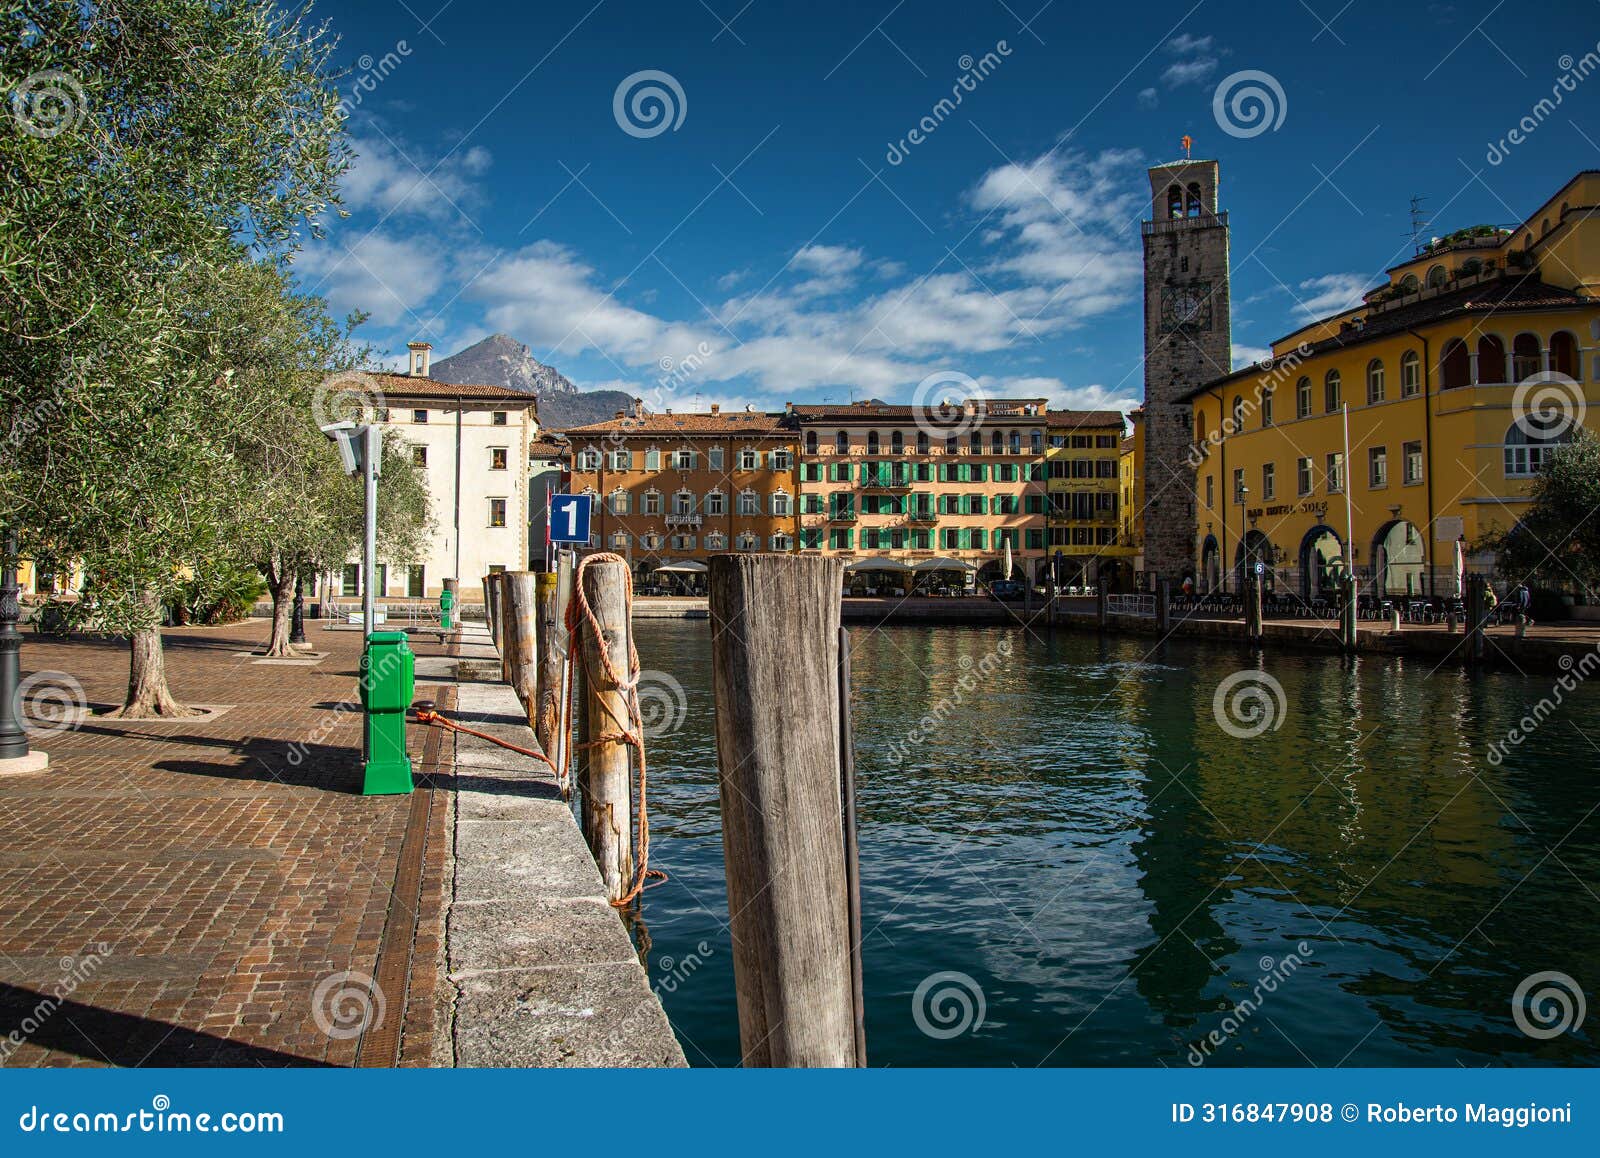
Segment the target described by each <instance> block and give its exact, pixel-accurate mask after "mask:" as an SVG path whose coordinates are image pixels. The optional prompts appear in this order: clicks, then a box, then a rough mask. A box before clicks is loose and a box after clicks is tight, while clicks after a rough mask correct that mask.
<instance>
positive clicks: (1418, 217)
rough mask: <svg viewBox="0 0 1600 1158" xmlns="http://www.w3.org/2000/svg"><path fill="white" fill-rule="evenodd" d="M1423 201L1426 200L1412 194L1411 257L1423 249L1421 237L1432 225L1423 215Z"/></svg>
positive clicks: (1419, 195) (1417, 194) (1418, 194)
mask: <svg viewBox="0 0 1600 1158" xmlns="http://www.w3.org/2000/svg"><path fill="white" fill-rule="evenodd" d="M1425 200H1426V198H1425V197H1423V195H1422V194H1420V193H1416V194H1413V195H1412V198H1411V253H1412V255H1413V256H1417V255H1420V254H1421V253H1422V251H1423V249H1424V248H1425V247H1424V246H1423V244H1422V235H1423V233H1424V232H1426V231H1427V228H1428V226H1430V225H1432V224H1433V222H1431V221H1429V220H1428V218H1427V216H1426V215H1425V214H1424V213H1423V210H1422V203H1423V201H1425Z"/></svg>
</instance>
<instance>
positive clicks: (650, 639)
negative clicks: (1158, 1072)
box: [636, 620, 1600, 1067]
mask: <svg viewBox="0 0 1600 1158" xmlns="http://www.w3.org/2000/svg"><path fill="white" fill-rule="evenodd" d="M853 636H854V644H853V647H852V663H853V667H854V672H853V676H854V684H853V697H852V699H853V719H854V725H855V735H856V757H857V768H858V780H859V801H860V816H861V876H862V891H863V929H864V930H865V932H866V938H865V958H864V959H865V974H866V991H867V1047H868V1053H869V1059H870V1061H871V1064H873V1065H895V1066H907V1065H983V1066H1006V1065H1019V1066H1036V1065H1041V1064H1044V1065H1128V1066H1134V1065H1168V1066H1177V1067H1182V1066H1186V1065H1193V1064H1205V1065H1267V1066H1301V1065H1317V1066H1333V1065H1338V1064H1341V1063H1342V1064H1345V1065H1362V1066H1373V1065H1445V1066H1449V1065H1455V1064H1458V1063H1459V1064H1461V1065H1468V1066H1473V1065H1479V1066H1481V1065H1484V1064H1513V1065H1529V1064H1556V1065H1570V1064H1588V1065H1594V1064H1597V1063H1600V1008H1597V1009H1596V1010H1595V1011H1593V1012H1591V1013H1590V1014H1589V1016H1588V1018H1587V1020H1586V1021H1585V1022H1583V1023H1581V1024H1579V1025H1578V1026H1577V1027H1576V1028H1572V1029H1567V1030H1566V1031H1564V1032H1557V1033H1555V1035H1554V1036H1537V1037H1536V1036H1530V1035H1529V1034H1528V1033H1525V1032H1523V1030H1522V1029H1521V1028H1519V1024H1518V1022H1519V1019H1520V1020H1521V1021H1522V1022H1523V1023H1524V1024H1526V1025H1527V1026H1528V1027H1529V1028H1531V1029H1532V1030H1533V1031H1535V1033H1539V1034H1544V1033H1547V1032H1548V1031H1549V1030H1551V1029H1558V1030H1559V1029H1560V1026H1561V1023H1562V1021H1563V1017H1564V1013H1565V1011H1566V1010H1571V1011H1573V1013H1575V1012H1576V1002H1577V1001H1578V1000H1579V998H1578V994H1577V993H1574V992H1573V986H1576V987H1577V989H1578V990H1579V991H1580V992H1581V991H1583V990H1587V994H1586V997H1587V999H1589V1000H1592V1001H1595V1002H1600V812H1597V806H1600V776H1597V775H1596V769H1597V767H1600V748H1597V747H1596V744H1597V743H1600V711H1597V709H1600V678H1597V679H1596V680H1595V681H1594V684H1593V686H1589V685H1583V686H1579V687H1578V688H1577V689H1576V691H1575V692H1561V693H1560V694H1561V696H1562V697H1563V700H1564V702H1563V703H1562V704H1560V706H1558V707H1556V708H1555V710H1554V712H1553V713H1551V714H1550V715H1549V716H1548V718H1546V719H1544V720H1543V721H1542V723H1540V724H1539V725H1538V726H1537V728H1536V730H1535V731H1534V732H1533V734H1532V735H1531V737H1529V738H1528V739H1526V740H1525V741H1524V742H1523V743H1521V744H1520V745H1507V744H1506V736H1507V733H1508V731H1509V730H1510V729H1511V728H1513V727H1514V726H1516V725H1517V721H1518V720H1519V719H1520V718H1521V717H1522V716H1523V715H1524V714H1525V713H1526V712H1528V711H1530V710H1532V708H1533V706H1534V705H1535V704H1537V703H1538V701H1539V700H1540V699H1541V697H1547V698H1551V699H1552V700H1553V698H1554V697H1552V696H1551V690H1552V684H1553V683H1554V677H1553V676H1549V675H1530V676H1519V675H1516V674H1514V673H1498V672H1496V673H1485V674H1471V673H1464V672H1462V671H1460V670H1458V669H1456V668H1453V667H1451V668H1444V669H1441V670H1438V671H1434V670H1432V669H1431V668H1430V666H1428V665H1425V664H1421V663H1418V662H1414V661H1403V660H1394V659H1387V658H1384V659H1377V658H1366V657H1362V658H1356V659H1341V658H1339V657H1335V656H1327V655H1285V654H1272V655H1268V656H1267V657H1266V658H1265V660H1264V661H1262V662H1261V663H1260V664H1258V663H1257V661H1255V660H1252V659H1251V658H1250V657H1249V656H1248V654H1247V653H1245V652H1244V651H1242V650H1239V649H1233V648H1228V647H1220V646H1212V645H1206V644H1198V643H1191V642H1188V641H1178V642H1171V643H1167V644H1164V645H1160V646H1156V647H1154V648H1153V649H1152V643H1151V641H1149V640H1148V639H1142V638H1141V639H1134V638H1129V639H1112V640H1106V641H1102V640H1100V639H1099V638H1097V637H1095V636H1092V635H1083V634H1060V635H1056V636H1054V637H1048V636H1047V637H1042V638H1041V637H1040V636H1037V635H1032V634H1029V633H1025V632H1022V631H1019V630H1003V629H974V628H948V627H926V628H919V627H895V628H884V629H878V630H869V629H865V628H858V629H856V630H854V632H853ZM636 637H637V645H638V650H639V653H640V657H641V662H642V664H643V666H644V667H645V668H647V669H655V670H658V671H662V672H665V673H668V674H669V675H670V676H671V677H672V680H675V681H676V683H677V685H679V686H681V688H682V700H681V704H682V708H683V710H682V711H681V712H676V711H673V712H671V713H670V714H669V718H668V723H669V725H676V730H675V731H668V732H665V733H663V734H660V735H657V736H655V737H654V738H653V739H652V741H651V743H650V766H651V796H650V802H651V830H652V836H653V846H652V863H653V864H654V865H655V866H657V867H660V868H664V869H666V870H667V871H668V872H669V873H670V874H671V880H670V881H669V882H668V883H667V884H665V885H663V886H661V887H659V888H656V889H653V890H651V891H650V892H648V893H647V894H645V898H644V905H643V918H644V923H645V928H646V930H647V934H648V939H649V953H648V958H649V966H650V973H651V978H652V981H653V983H655V984H656V985H657V987H658V992H660V993H661V996H662V999H663V1001H664V1003H665V1005H666V1009H667V1013H668V1015H669V1016H670V1017H671V1019H672V1021H673V1024H674V1026H675V1027H676V1029H677V1031H678V1034H679V1037H680V1039H681V1040H682V1042H683V1045H684V1049H685V1052H686V1053H687V1055H688V1057H689V1060H690V1063H691V1064H693V1065H718V1066H724V1065H736V1064H738V1060H739V1046H738V1041H739V1038H738V1023H737V1016H736V1013H735V1005H734V988H733V969H732V959H731V955H730V947H729V937H728V932H727V918H728V910H727V898H726V892H725V888H724V882H723V868H722V843H721V830H720V826H719V825H720V820H719V809H718V800H717V782H716V748H715V738H714V733H713V724H712V697H711V672H710V628H709V624H707V623H706V622H703V621H702V622H693V621H667V620H646V621H640V622H638V623H637V624H636ZM1263 669H1264V670H1263ZM1240 672H1245V673H1246V674H1244V675H1238V674H1236V673H1240ZM1230 677H1231V680H1232V682H1231V683H1229V684H1228V685H1227V686H1226V687H1225V689H1224V695H1223V699H1222V702H1221V705H1220V708H1219V706H1218V703H1217V699H1216V696H1217V689H1218V687H1219V685H1222V684H1223V683H1224V681H1227V680H1230ZM1267 677H1270V679H1268V678H1267ZM652 678H653V679H654V680H655V681H656V683H657V684H658V685H660V686H662V687H666V688H667V689H668V692H670V693H671V694H666V693H663V695H662V698H663V699H664V700H666V701H667V702H668V704H669V707H674V706H675V705H673V704H672V703H671V701H672V699H673V696H674V695H675V694H676V693H675V691H674V690H673V689H671V688H670V687H669V686H668V685H667V683H666V681H664V680H663V679H662V678H661V677H647V685H646V686H647V687H648V686H649V680H650V679H652ZM964 688H966V689H970V690H963V689H964ZM1280 688H1281V696H1280V693H1279V691H1278V689H1280ZM936 705H938V708H937V713H936V714H937V715H938V716H939V717H940V718H939V719H938V720H935V721H931V722H932V723H933V725H934V726H932V727H929V728H926V729H921V728H920V727H919V720H921V719H922V718H923V717H924V716H925V715H927V714H928V713H930V711H934V710H935V706H936ZM1263 712H1265V713H1266V714H1265V715H1263V714H1262V713H1263ZM1252 731H1259V732H1260V734H1258V735H1253V736H1251V735H1249V734H1248V733H1250V732H1252ZM1491 745H1498V747H1493V748H1492V747H1491ZM1502 750H1503V751H1504V754H1503V755H1495V756H1494V757H1493V758H1491V753H1500V752H1501V751H1502ZM1549 973H1554V974H1560V975H1564V976H1558V977H1553V978H1541V977H1538V976H1537V975H1540V974H1549ZM1528 978H1533V980H1532V981H1526V979H1528ZM1525 981H1526V984H1524V983H1525ZM1519 985H1523V986H1524V990H1525V999H1524V1001H1523V1002H1522V1004H1521V1006H1520V1007H1519V1009H1518V1010H1517V1011H1516V1015H1514V1010H1513V999H1514V995H1515V994H1516V993H1517V991H1518V987H1519ZM1541 997H1542V999H1541ZM1563 998H1564V999H1565V1000H1566V1002H1567V1004H1566V1005H1565V1006H1563V1005H1562V1004H1561V999H1563ZM980 1014H981V1018H980ZM1565 1020H1567V1021H1570V1020H1571V1015H1566V1016H1565Z"/></svg>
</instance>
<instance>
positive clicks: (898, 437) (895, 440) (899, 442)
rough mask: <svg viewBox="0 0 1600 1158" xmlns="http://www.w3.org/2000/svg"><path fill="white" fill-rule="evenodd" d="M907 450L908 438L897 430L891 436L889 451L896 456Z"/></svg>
mask: <svg viewBox="0 0 1600 1158" xmlns="http://www.w3.org/2000/svg"><path fill="white" fill-rule="evenodd" d="M905 448H906V436H905V435H904V434H902V433H901V432H900V431H898V430H896V431H895V432H894V433H893V434H891V435H889V449H890V450H892V451H894V452H895V453H896V454H899V453H900V452H901V451H902V450H904V449H905Z"/></svg>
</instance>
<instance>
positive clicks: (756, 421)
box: [565, 411, 788, 439]
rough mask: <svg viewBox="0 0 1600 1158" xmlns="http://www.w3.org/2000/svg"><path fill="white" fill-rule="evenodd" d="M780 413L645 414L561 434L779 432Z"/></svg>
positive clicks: (783, 420)
mask: <svg viewBox="0 0 1600 1158" xmlns="http://www.w3.org/2000/svg"><path fill="white" fill-rule="evenodd" d="M787 417H788V416H787V415H784V414H763V413H759V412H757V413H755V414H750V413H748V412H746V411H735V412H734V413H732V414H698V413H697V414H646V415H643V416H642V417H639V418H631V417H630V418H609V419H607V420H606V421H604V422H591V423H590V424H589V425H588V426H574V427H571V428H569V429H568V430H567V431H566V432H565V433H566V435H567V437H568V438H571V439H576V438H582V437H586V436H591V435H601V434H625V435H652V434H653V435H658V436H663V437H670V436H675V435H684V436H688V435H718V434H756V435H771V434H778V433H781V432H782V431H783V430H784V428H785V426H786V419H787Z"/></svg>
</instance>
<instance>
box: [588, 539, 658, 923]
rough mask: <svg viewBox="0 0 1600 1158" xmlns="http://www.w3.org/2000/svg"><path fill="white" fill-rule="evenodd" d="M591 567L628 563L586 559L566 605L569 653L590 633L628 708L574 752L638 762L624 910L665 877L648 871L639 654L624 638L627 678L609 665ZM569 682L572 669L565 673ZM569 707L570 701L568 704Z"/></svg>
mask: <svg viewBox="0 0 1600 1158" xmlns="http://www.w3.org/2000/svg"><path fill="white" fill-rule="evenodd" d="M594 563H621V564H623V565H624V568H626V566H627V560H626V559H624V558H623V557H622V556H621V555H618V554H615V553H614V552H611V551H601V552H597V553H596V554H593V555H585V556H584V557H583V558H582V559H580V560H579V561H578V567H577V570H576V571H575V572H574V574H573V576H572V600H571V602H569V603H568V604H567V651H568V655H569V656H570V655H571V652H572V650H573V646H574V641H575V640H576V642H577V646H578V647H580V648H581V646H582V641H581V640H578V639H577V631H578V629H579V628H580V627H585V626H586V627H588V628H589V630H590V631H592V632H593V633H594V642H595V649H594V650H595V652H596V654H598V655H599V657H600V667H601V669H602V670H603V672H604V674H605V679H606V680H607V681H609V682H610V683H612V684H614V685H615V686H616V689H617V690H618V691H620V692H621V693H622V696H623V701H624V703H625V704H626V705H627V714H628V718H627V719H626V720H621V719H618V718H617V716H616V713H615V712H613V711H612V710H611V709H610V708H609V707H607V708H606V714H607V715H609V716H610V717H611V719H612V720H613V721H614V722H615V724H616V730H615V731H607V732H602V733H601V734H599V735H598V736H596V737H595V738H594V739H592V740H589V741H587V742H585V743H582V744H577V745H573V747H577V748H595V747H599V746H600V745H602V744H627V745H628V746H629V747H631V748H632V749H633V750H634V751H635V752H636V753H638V758H639V788H638V810H639V841H638V849H637V851H636V855H635V856H634V865H635V870H634V878H633V887H632V888H630V889H629V890H628V892H627V893H626V894H625V895H624V896H622V897H620V898H619V899H617V900H615V901H612V902H611V903H612V905H614V906H616V907H617V908H619V909H620V908H623V907H625V906H627V905H630V904H632V903H633V901H634V899H635V898H636V897H638V895H639V894H640V893H642V892H643V891H644V888H645V881H646V880H647V879H656V880H663V881H664V880H666V879H667V874H666V873H664V872H661V871H660V870H652V869H651V868H650V814H649V810H648V806H647V803H646V794H647V783H648V780H647V776H646V771H645V755H644V734H643V733H644V718H643V715H642V713H641V710H640V707H639V653H638V652H637V651H636V650H635V649H634V646H633V633H632V631H629V633H628V674H627V676H626V678H624V677H623V676H622V675H621V674H620V673H619V672H618V671H617V670H616V668H615V667H614V666H613V665H612V663H611V654H610V650H609V649H608V648H607V647H606V645H605V638H604V636H603V635H602V633H601V630H600V621H599V620H598V619H596V618H595V615H594V609H593V608H591V607H590V606H589V599H588V597H587V596H586V595H585V594H584V592H583V573H584V571H585V570H587V569H588V567H589V566H590V565H591V564H594ZM624 574H626V575H627V585H626V586H625V587H624V588H623V614H624V616H625V621H626V622H630V623H631V622H632V619H633V576H632V574H631V573H629V572H627V571H626V570H624ZM568 674H569V679H570V674H571V667H569V668H568ZM584 674H585V675H586V676H587V677H588V679H589V683H590V686H591V687H593V686H595V682H596V681H595V673H594V672H592V671H590V670H589V668H588V666H587V664H586V665H585V667H584ZM568 702H569V703H570V700H569V701H568Z"/></svg>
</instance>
